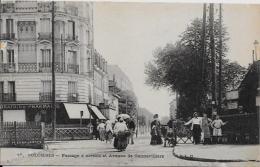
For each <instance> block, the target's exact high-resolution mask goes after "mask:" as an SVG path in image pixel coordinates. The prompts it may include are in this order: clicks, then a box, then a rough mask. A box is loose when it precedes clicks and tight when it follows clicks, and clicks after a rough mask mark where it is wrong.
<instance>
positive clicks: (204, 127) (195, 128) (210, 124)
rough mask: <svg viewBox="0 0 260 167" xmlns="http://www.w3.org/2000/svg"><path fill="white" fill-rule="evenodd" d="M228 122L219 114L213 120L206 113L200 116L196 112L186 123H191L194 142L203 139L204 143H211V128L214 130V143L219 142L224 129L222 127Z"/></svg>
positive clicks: (197, 142)
mask: <svg viewBox="0 0 260 167" xmlns="http://www.w3.org/2000/svg"><path fill="white" fill-rule="evenodd" d="M226 123H227V122H223V121H222V120H221V119H220V118H219V115H216V116H215V118H214V119H213V120H212V119H210V118H208V116H207V114H206V113H203V117H202V118H201V117H198V113H197V112H195V113H194V114H193V118H192V119H190V120H189V121H188V122H186V123H185V124H184V125H190V124H191V130H192V135H193V142H194V144H199V143H200V141H201V139H202V141H203V144H211V130H210V128H212V131H213V134H212V136H213V140H212V142H213V143H219V142H220V138H221V137H222V129H221V127H222V126H223V125H225V124H226Z"/></svg>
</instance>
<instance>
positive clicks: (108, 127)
mask: <svg viewBox="0 0 260 167" xmlns="http://www.w3.org/2000/svg"><path fill="white" fill-rule="evenodd" d="M105 129H106V143H107V142H109V143H111V142H112V139H113V129H112V122H111V121H110V120H109V119H108V120H107V121H106V125H105Z"/></svg>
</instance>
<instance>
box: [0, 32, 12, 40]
mask: <svg viewBox="0 0 260 167" xmlns="http://www.w3.org/2000/svg"><path fill="white" fill-rule="evenodd" d="M14 39H15V33H1V34H0V40H14Z"/></svg>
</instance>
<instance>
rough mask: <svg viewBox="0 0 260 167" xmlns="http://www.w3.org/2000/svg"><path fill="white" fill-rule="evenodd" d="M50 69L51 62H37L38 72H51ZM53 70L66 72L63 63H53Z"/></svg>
mask: <svg viewBox="0 0 260 167" xmlns="http://www.w3.org/2000/svg"><path fill="white" fill-rule="evenodd" d="M51 71H52V63H51V62H48V63H39V72H51ZM55 72H66V71H65V63H59V62H57V63H55Z"/></svg>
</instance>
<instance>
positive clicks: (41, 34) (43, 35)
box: [38, 32, 51, 41]
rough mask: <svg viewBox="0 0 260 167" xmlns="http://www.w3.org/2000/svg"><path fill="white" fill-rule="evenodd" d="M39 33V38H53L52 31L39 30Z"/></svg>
mask: <svg viewBox="0 0 260 167" xmlns="http://www.w3.org/2000/svg"><path fill="white" fill-rule="evenodd" d="M38 35H39V36H38V39H39V40H48V41H50V40H51V32H39V33H38Z"/></svg>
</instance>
